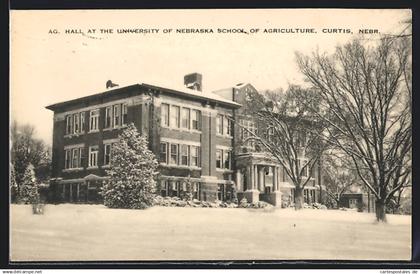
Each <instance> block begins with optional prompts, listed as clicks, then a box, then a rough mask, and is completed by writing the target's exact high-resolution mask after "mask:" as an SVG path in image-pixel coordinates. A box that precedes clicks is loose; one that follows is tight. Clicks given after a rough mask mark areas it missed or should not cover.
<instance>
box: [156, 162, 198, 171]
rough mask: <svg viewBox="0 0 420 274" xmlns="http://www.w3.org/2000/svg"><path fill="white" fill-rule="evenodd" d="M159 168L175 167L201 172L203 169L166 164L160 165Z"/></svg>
mask: <svg viewBox="0 0 420 274" xmlns="http://www.w3.org/2000/svg"><path fill="white" fill-rule="evenodd" d="M159 166H163V167H174V168H181V169H189V170H201V167H198V166H183V165H176V164H165V163H159Z"/></svg>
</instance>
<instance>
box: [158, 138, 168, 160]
mask: <svg viewBox="0 0 420 274" xmlns="http://www.w3.org/2000/svg"><path fill="white" fill-rule="evenodd" d="M167 153H168V144H167V143H160V155H159V161H160V162H161V163H167V162H168V159H167V158H168V154H167Z"/></svg>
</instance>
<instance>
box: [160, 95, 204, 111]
mask: <svg viewBox="0 0 420 274" xmlns="http://www.w3.org/2000/svg"><path fill="white" fill-rule="evenodd" d="M192 102H195V101H191V103H192ZM160 104H167V105H175V106H179V107H185V108H189V109H191V110H192V109H196V110H200V111H201V110H203V109H207V108H206V107H202V106H201V104H200V103H198V102H197V105H195V104H193V103H192V104H185V100H183V99H179V98H172V97H171V99H169V98H162V99H161V100H160Z"/></svg>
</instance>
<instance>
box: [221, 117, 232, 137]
mask: <svg viewBox="0 0 420 274" xmlns="http://www.w3.org/2000/svg"><path fill="white" fill-rule="evenodd" d="M230 131H231V130H230V120H229V119H228V117H226V116H223V133H224V134H226V135H230V134H231V132H230Z"/></svg>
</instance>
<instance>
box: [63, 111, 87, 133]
mask: <svg viewBox="0 0 420 274" xmlns="http://www.w3.org/2000/svg"><path fill="white" fill-rule="evenodd" d="M84 130H85V113H84V112H78V113H73V114H70V115H67V116H66V134H77V133H81V132H83V131H84Z"/></svg>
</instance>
